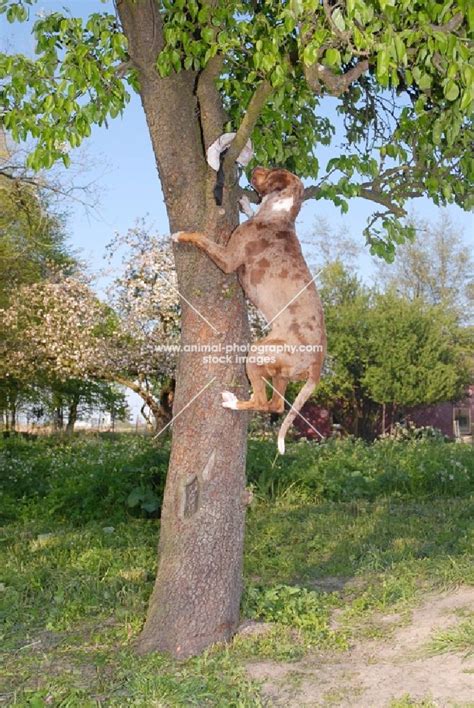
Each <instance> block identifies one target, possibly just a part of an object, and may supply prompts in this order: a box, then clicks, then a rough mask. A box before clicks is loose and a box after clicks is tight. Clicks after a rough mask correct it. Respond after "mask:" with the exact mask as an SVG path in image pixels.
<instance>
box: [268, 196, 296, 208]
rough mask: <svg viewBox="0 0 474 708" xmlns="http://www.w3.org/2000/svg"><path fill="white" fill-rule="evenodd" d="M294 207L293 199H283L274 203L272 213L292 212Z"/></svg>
mask: <svg viewBox="0 0 474 708" xmlns="http://www.w3.org/2000/svg"><path fill="white" fill-rule="evenodd" d="M292 206H293V197H283V198H282V199H276V200H275V201H274V202H273V203H272V211H273V212H275V211H276V212H278V211H290V209H291V207H292Z"/></svg>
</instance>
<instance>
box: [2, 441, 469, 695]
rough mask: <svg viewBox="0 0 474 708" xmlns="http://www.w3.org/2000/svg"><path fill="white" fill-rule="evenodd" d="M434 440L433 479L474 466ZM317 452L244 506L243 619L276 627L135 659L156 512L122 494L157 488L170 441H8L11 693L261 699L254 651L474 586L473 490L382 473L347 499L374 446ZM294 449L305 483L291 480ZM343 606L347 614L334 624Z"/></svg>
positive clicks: (289, 650) (462, 644)
mask: <svg viewBox="0 0 474 708" xmlns="http://www.w3.org/2000/svg"><path fill="white" fill-rule="evenodd" d="M426 444H430V443H425V442H423V443H422V444H421V447H419V448H418V450H419V453H420V459H421V460H426V459H427V457H428V450H429V448H427V447H426ZM432 444H433V448H432V450H433V455H432V456H433V458H434V459H435V460H437V462H436V464H438V465H440V467H439V468H437V467H436V464H435V463H434V462H432V461H431V462H430V465H428V467H429V474H430V475H431V478H432V479H434V480H436V479H437V478H438V477H439V470H440V469H445V466H446V464H447V463H446V460H451V463H452V464H453V465H454V463H455V462H457V463H458V465H455V466H457V467H458V468H459V469H460V467H459V466H460V465H462V468H463V469H464V470H468V471H469V470H470V469H471V467H470V466H472V454H473V453H472V450H469V449H467V448H465V447H464V446H460V445H449V444H445V443H441V444H443V445H445V448H446V449H442V450H441V449H440V448H439V447H438V446H439V443H437V442H435V443H432ZM397 445H399V447H397V448H394V449H395V452H394V449H393V448H387V450H390V451H391V454H392V456H394V455H398V459H399V462H400V465H401V466H404V465H405V467H406V469H407V470H409V469H411V467H410V465H409V462H408V461H409V460H411V461H412V464H413V467H414V470H415V471H414V474H415V473H416V468H415V466H414V465H415V463H414V460H415V459H416V456H415V451H414V450H416V446H414V445H412V444H411V443H410V445H409V446H408V447H406V448H403V447H401V446H400V443H398V444H397ZM419 445H420V443H419ZM310 448H311V446H303V445H301V444H300V445H294V446H292V447H290V456H289V458H288V461H287V467H285V468H284V470H283V471H282V470H280V472H279V474H280V483H279V484H280V488H279V489H278V490H276V489H275V488H273V489H267V491H266V492H264V490H263V489H262V488H260V491H259V494H258V495H257V499H256V501H255V502H254V504H253V505H252V507H251V509H250V510H249V513H248V521H247V536H246V549H245V580H246V591H245V594H244V599H243V605H242V607H243V615H244V616H245V617H250V618H256V619H260V620H263V621H265V622H273V623H275V626H274V629H273V630H271V631H270V632H269V633H267V634H265V635H262V636H257V637H245V636H242V637H238V638H237V639H236V640H235V641H234V642H233V643H232V644H231V645H229V646H227V647H215V648H213V649H212V650H210V651H208V652H207V653H206V654H204V655H203V656H201V657H198V658H195V659H192V660H189V661H186V662H182V663H176V662H174V661H172V660H170V659H168V658H166V657H164V656H161V655H154V656H149V657H145V658H143V657H140V658H139V657H137V656H136V655H135V654H134V652H133V643H134V641H135V638H136V637H137V635H138V633H139V631H140V627H141V625H142V622H143V618H144V614H145V611H146V605H147V600H148V597H149V594H150V591H151V587H152V582H153V577H154V572H155V565H156V544H157V539H158V532H159V521H158V519H156V518H153V517H154V516H156V514H154V513H150V512H148V511H147V510H146V509H143V508H137V507H133V508H132V507H130V506H129V505H128V504H127V499H128V498H129V495H130V493H131V491H132V490H133V489H134V488H136V487H138V486H140V485H141V486H142V487H143V488H146V487H147V486H148V487H150V488H151V489H152V490H153V492H154V493H155V494H156V496H157V497H158V498H159V495H160V488H161V486H162V479H161V472H162V468H164V465H165V463H166V450H158V451H156V450H155V449H154V448H153V447H152V446H151V445H150V442H149V441H148V440H144V439H139V438H130V437H128V438H125V437H122V438H118V439H116V440H98V439H97V440H96V439H92V440H88V439H82V438H79V439H77V440H73V441H71V442H67V443H66V444H63V443H58V442H55V441H53V440H47V441H35V442H30V441H23V440H22V441H18V440H17V441H13V442H12V441H8V442H7V445H4V449H3V455H4V461H5V462H6V464H5V467H4V481H5V482H6V483H5V494H6V498H7V499H8V505H7V510H8V520H7V522H6V523H5V526H4V527H3V529H2V538H1V547H0V554H1V558H0V568H1V571H0V574H1V577H0V583H1V585H0V603H1V605H2V613H3V619H4V624H3V630H2V635H1V636H0V646H1V652H2V662H3V664H4V666H5V669H4V671H3V679H2V681H3V686H2V687H1V689H0V693H1V694H2V697H3V703H4V704H6V705H13V706H43V705H50V704H52V705H55V706H89V705H90V706H96V705H107V706H124V705H133V706H152V705H156V706H188V705H189V706H192V705H199V706H207V705H209V706H258V705H261V704H262V699H261V697H260V692H259V687H258V685H257V684H256V683H254V682H251V681H249V680H248V678H247V677H246V675H245V670H244V666H245V662H246V661H248V660H253V659H255V658H261V659H263V658H270V659H273V660H282V661H292V660H297V659H299V658H301V657H302V656H304V654H305V653H307V652H308V651H309V650H311V649H314V648H317V649H318V650H320V651H331V652H333V651H338V650H344V649H345V648H346V647H347V645H348V643H350V642H351V641H352V640H353V639H354V638H355V637H361V636H366V635H370V636H380V635H381V634H382V633H388V632H390V627H382V625H379V624H378V622H377V619H378V617H379V616H380V613H381V612H382V613H400V615H401V616H403V613H404V612H405V611H406V610H407V609H409V608H410V607H412V606H413V605H414V604H415V603H417V602H418V601H419V600H421V599H422V597H423V595H424V593H425V592H427V591H429V590H432V589H435V588H439V589H445V588H448V587H454V586H456V585H458V584H460V583H474V569H473V567H472V547H473V526H472V518H473V504H472V500H471V498H470V497H469V496H468V493H467V487H464V486H462V487H461V488H460V491H462V494H461V493H460V491H459V490H458V492H459V493H458V495H457V496H456V495H454V494H452V489H447V490H446V493H445V494H444V495H443V494H441V492H440V488H439V487H436V485H435V489H436V491H437V494H432V495H428V494H425V493H421V491H418V492H417V493H416V494H415V493H409V489H410V488H412V489H418V490H420V487H419V486H417V485H415V483H414V482H410V484H409V485H408V487H407V488H406V489H405V491H403V492H402V491H401V490H400V489H398V490H395V492H393V490H392V492H391V493H389V492H388V491H387V490H385V493H382V491H383V489H384V487H383V485H381V483H380V481H378V482H377V484H379V486H380V485H381V486H380V492H377V494H372V492H373V490H372V492H371V494H370V495H369V497H367V495H364V494H361V495H359V496H357V495H355V497H354V499H352V500H351V501H348V500H345V496H346V492H345V491H344V469H346V477H347V480H349V481H348V484H351V483H352V482H350V480H351V479H353V477H352V473H353V469H352V467H351V464H350V460H351V459H352V460H353V464H354V465H355V464H356V463H357V464H361V460H363V459H369V460H370V455H371V454H372V455H373V457H374V459H372V461H371V463H370V469H371V470H372V472H371V473H370V475H371V477H370V478H371V479H372V478H374V479H375V478H377V477H378V474H381V473H377V472H376V470H377V469H378V466H379V465H380V464H381V461H380V460H381V457H380V456H381V453H380V450H379V449H378V448H377V446H375V447H374V446H372V448H371V447H369V446H363V447H361V446H359V444H358V443H352V451H351V448H350V447H349V444H348V443H343V444H341V445H340V448H338V447H337V446H336V445H332V446H330V447H328V449H327V450H326V449H323V450H319V449H316V450H314V447H313V448H312V449H313V453H314V455H313V457H314V459H312V460H311V458H310V455H309V449H310ZM461 448H462V449H461ZM338 450H340V462H339V465H340V467H338V468H337V470H336V472H337V474H338V475H339V477H338V479H339V482H338V484H339V486H340V489H339V491H338V492H337V495H336V496H337V498H336V499H334V498H333V496H334V491H331V492H328V491H327V493H326V492H324V489H326V490H329V489H330V485H329V481H328V480H326V482H324V484H323V485H322V486H321V487H320V491H319V492H317V491H316V489H315V487H314V486H313V483H314V480H315V479H316V478H318V479H322V472H321V470H322V467H323V463H322V462H321V460H320V457H322V459H323V460H326V462H327V463H328V465H330V464H332V465H333V466H334V468H335V469H336V458H337V451H338ZM466 453H468V454H466ZM299 454H301V476H302V480H304V479H306V483H303V481H300V482H298V483H296V484H295V480H294V475H295V474H296V472H295V464H296V463H295V459H296V458H297V456H298V455H299ZM269 456H271V460H273V457H274V455H273V450H272V451H270V450H269V448H268V447H267V445H266V443H257V442H253V443H252V458H251V462H250V466H251V468H252V469H251V477H252V479H253V483H254V485H255V486H256V487H258V481H259V480H258V470H259V469H260V470H261V472H262V474H263V473H264V472H265V470H266V468H265V465H266V464H271V460H270V462H269V461H268V460H269ZM256 458H261V460H262V462H261V464H260V466H258V465H257V462H256ZM278 464H280V465H282V464H284V463H283V462H281V461H279V463H278ZM387 464H388V463H387ZM390 464H395V463H394V462H393V460H392V462H391V463H390ZM148 465H150V466H151V467H153V468H154V469H153V473H152V474H148ZM441 465H444V467H441ZM437 470H438V471H437ZM336 472H335V473H336ZM382 473H383V472H382ZM265 474H266V472H265ZM407 474H408V472H407ZM418 474H419V473H418ZM424 474H428V472H426V468H425V473H424ZM466 474H468V472H466ZM276 475H277V472H275V476H276ZM318 475H319V476H318ZM367 475H368V476H370V475H369V473H367ZM5 477H6V480H5ZM284 480H286V482H285V483H284ZM137 481H138V484H137ZM260 482H261V480H260ZM417 484H418V483H417ZM423 484H425V482H424V483H423ZM422 486H423V485H422ZM321 489H322V490H323V491H321ZM331 489H332V490H334V489H335V487H334V486H333V487H331ZM84 494H86V496H87V500H88V501H87V503H88V504H89V505H94V504H95V507H94V508H93V509H89V508H88V506H87V505H86V504H85V502H84V503H81V504H80V505H79V508H76V506H75V505H76V502H77V499H78V497H79V496H80V495H84ZM68 505H69V506H68ZM81 515H82V516H81ZM335 612H336V614H337V625H334V624H333V623H331V617H332V616H333V614H334V613H335ZM465 623H467V620H466V621H465V619H464V618H463V619H462V621H461V623H460V624H459V625H458V626H457V628H453V630H452V631H450V632H445V633H443V635H440V636H437V637H434V640H433V646H435V645H436V647H437V649H436V650H438V651H445V650H446V651H450V650H451V649H455V650H456V651H457V650H460V651H463V652H465V651H466V641H467V640H469V641H470V640H471V639H472V628H471V629H470V630H468V629H467V630H466V629H465V627H464V624H465ZM456 632H457V634H456ZM448 635H449V636H448ZM408 700H409V699H408V697H407V701H408ZM397 705H398V704H397ZM399 705H400V706H401V705H407V706H408V705H416V704H413V703H410V702H405V703H401V704H399ZM426 705H429V704H426Z"/></svg>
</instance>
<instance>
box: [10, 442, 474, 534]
mask: <svg viewBox="0 0 474 708" xmlns="http://www.w3.org/2000/svg"><path fill="white" fill-rule="evenodd" d="M168 458H169V450H168V446H163V447H156V446H155V444H154V443H153V441H152V440H151V439H149V438H143V437H138V436H133V435H122V436H120V437H115V438H113V439H111V438H99V437H92V436H84V435H83V436H78V437H74V438H72V439H67V440H65V439H64V438H55V437H49V438H38V439H37V440H29V439H24V438H19V437H10V438H7V439H4V440H1V441H0V476H1V485H2V489H1V497H0V502H1V509H2V515H3V518H4V519H6V520H13V519H16V518H21V517H23V518H24V517H25V515H26V516H34V517H36V518H38V519H41V518H44V519H57V520H68V521H71V522H72V523H75V524H79V523H81V524H82V523H86V522H88V521H104V522H107V521H110V522H116V521H120V520H124V519H126V518H127V517H130V516H132V517H143V518H149V517H157V516H159V512H160V506H161V499H162V496H163V489H164V483H165V478H166V470H167V467H168ZM247 476H248V481H249V483H250V485H251V486H252V487H253V489H254V491H255V494H256V496H257V497H260V498H263V499H271V498H276V497H280V496H282V495H288V494H297V495H298V496H299V498H301V497H303V499H306V500H307V501H311V502H315V501H320V500H321V501H322V500H331V501H351V500H353V499H366V500H369V501H371V500H374V499H375V498H377V497H380V496H394V497H401V498H409V497H425V498H426V497H435V496H447V497H454V496H466V495H469V494H470V493H472V490H473V480H474V453H473V450H472V448H471V447H470V446H469V445H461V444H454V443H446V442H443V441H441V440H426V439H424V440H416V439H415V440H391V439H384V440H378V441H376V442H374V443H372V444H368V443H365V442H363V441H361V440H354V439H345V440H335V439H333V440H328V441H326V442H324V443H321V444H317V443H309V442H307V441H300V442H298V443H293V444H290V445H289V446H288V452H287V454H286V455H284V456H283V457H281V456H279V455H278V454H277V453H276V448H275V442H274V441H273V440H268V441H267V440H258V441H257V440H250V442H249V452H248V463H247Z"/></svg>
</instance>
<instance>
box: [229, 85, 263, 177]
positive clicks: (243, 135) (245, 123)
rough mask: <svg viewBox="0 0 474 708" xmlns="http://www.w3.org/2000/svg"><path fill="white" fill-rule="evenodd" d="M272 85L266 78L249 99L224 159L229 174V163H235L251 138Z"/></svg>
mask: <svg viewBox="0 0 474 708" xmlns="http://www.w3.org/2000/svg"><path fill="white" fill-rule="evenodd" d="M272 90H273V89H272V85H271V84H270V82H269V81H267V80H266V79H264V80H263V81H262V82H261V83H260V84H259V85H258V86H257V88H256V90H255V93H254V94H253V96H252V98H251V99H250V101H249V105H248V106H247V111H246V113H245V115H244V117H243V119H242V122H241V124H240V126H239V129H238V130H237V133H236V135H235V138H234V139H233V141H232V143H231V145H230V148H229V150H228V152H227V154H226V156H225V159H224V171H225V174H227V171H226V168H227V166H228V165H233V164H234V162H235V161H236V159H237V158H238V156H239V155H240V153H241V152H242V150H243V149H244V147H245V144H246V142H247V140H248V139H249V138H250V136H251V134H252V131H253V129H254V128H255V124H256V122H257V120H258V118H259V116H260V113H261V112H262V108H263V107H264V105H265V103H266V102H267V100H268V97H269V96H270V94H271V92H272Z"/></svg>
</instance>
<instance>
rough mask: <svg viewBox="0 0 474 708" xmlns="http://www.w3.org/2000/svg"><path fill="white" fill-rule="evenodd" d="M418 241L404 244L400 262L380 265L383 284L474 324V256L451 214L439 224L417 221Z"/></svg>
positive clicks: (399, 255)
mask: <svg viewBox="0 0 474 708" xmlns="http://www.w3.org/2000/svg"><path fill="white" fill-rule="evenodd" d="M411 221H412V224H413V226H414V229H415V234H416V237H415V239H414V241H412V242H408V243H404V244H403V245H401V246H400V248H399V249H398V252H397V258H396V260H395V261H394V262H393V263H391V264H390V265H388V264H386V263H385V264H382V263H381V262H380V261H379V263H378V264H377V270H378V276H379V279H380V280H381V282H382V284H383V285H384V286H385V287H386V288H387V287H393V288H396V290H397V292H398V293H399V294H400V295H405V296H406V297H408V298H410V300H414V299H415V298H421V299H422V300H423V301H424V302H426V303H431V304H433V305H442V306H443V307H445V308H448V309H449V310H451V311H452V312H455V313H456V314H457V316H458V317H459V318H460V319H461V320H463V321H466V320H470V319H471V320H472V308H473V306H474V271H473V268H474V262H473V259H472V253H471V250H470V249H469V247H468V246H467V245H466V243H465V241H464V240H463V238H462V235H461V234H460V233H459V231H458V229H457V228H456V226H455V225H454V224H453V222H452V220H451V219H450V218H449V216H448V215H447V214H441V215H440V216H439V218H438V220H437V221H432V222H430V221H426V220H422V219H418V218H416V217H415V218H413V219H412V220H411Z"/></svg>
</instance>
